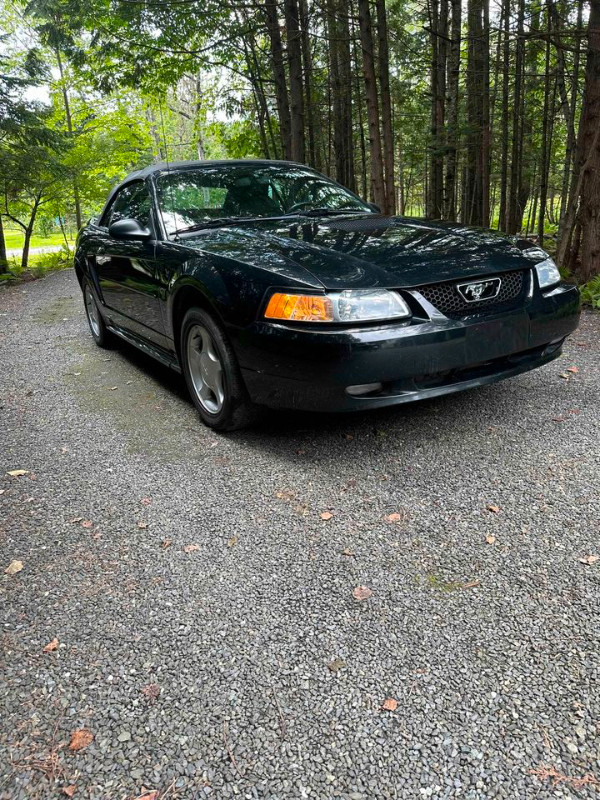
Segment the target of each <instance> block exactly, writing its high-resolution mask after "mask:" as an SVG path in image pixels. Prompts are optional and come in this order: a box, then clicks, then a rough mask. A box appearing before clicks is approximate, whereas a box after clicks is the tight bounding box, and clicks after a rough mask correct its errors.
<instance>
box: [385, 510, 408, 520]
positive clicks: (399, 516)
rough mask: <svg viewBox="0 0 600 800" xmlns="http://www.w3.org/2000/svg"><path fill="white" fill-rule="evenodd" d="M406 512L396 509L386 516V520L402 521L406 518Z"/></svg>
mask: <svg viewBox="0 0 600 800" xmlns="http://www.w3.org/2000/svg"><path fill="white" fill-rule="evenodd" d="M404 516H405V515H404V514H403V513H400V512H398V511H394V513H393V514H388V515H387V516H386V517H385V521H386V522H401V521H402V520H403V519H404Z"/></svg>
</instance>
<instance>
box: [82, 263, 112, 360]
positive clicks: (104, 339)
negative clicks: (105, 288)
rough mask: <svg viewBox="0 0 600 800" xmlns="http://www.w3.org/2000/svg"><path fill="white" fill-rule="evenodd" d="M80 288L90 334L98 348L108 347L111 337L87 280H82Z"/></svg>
mask: <svg viewBox="0 0 600 800" xmlns="http://www.w3.org/2000/svg"><path fill="white" fill-rule="evenodd" d="M81 288H82V289H83V304H84V307H85V315H86V317H87V321H88V325H89V326H90V333H91V334H92V336H93V337H94V341H95V342H96V344H97V345H98V347H103V348H106V347H110V345H111V339H112V337H111V334H110V331H109V330H108V328H107V327H106V323H105V322H104V319H103V317H102V314H101V312H100V309H99V308H98V303H97V301H96V295H95V294H94V290H93V289H92V284H91V282H90V281H89V280H88V278H84V279H83V283H82V287H81Z"/></svg>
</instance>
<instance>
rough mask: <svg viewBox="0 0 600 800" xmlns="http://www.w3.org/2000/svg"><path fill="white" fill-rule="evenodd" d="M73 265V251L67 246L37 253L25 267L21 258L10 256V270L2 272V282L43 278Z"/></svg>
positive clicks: (0, 276)
mask: <svg viewBox="0 0 600 800" xmlns="http://www.w3.org/2000/svg"><path fill="white" fill-rule="evenodd" d="M72 266H73V252H72V251H71V250H69V249H68V248H67V247H66V246H63V247H62V249H61V250H59V251H58V252H56V253H37V254H34V255H32V256H30V258H29V266H28V268H27V269H25V270H24V269H23V268H22V266H21V264H20V263H19V260H17V259H16V258H10V259H9V260H8V272H5V273H2V274H0V284H1V283H18V282H20V281H26V280H31V279H32V278H43V277H44V276H45V275H49V274H50V273H51V272H56V271H58V270H62V269H67V268H69V267H72Z"/></svg>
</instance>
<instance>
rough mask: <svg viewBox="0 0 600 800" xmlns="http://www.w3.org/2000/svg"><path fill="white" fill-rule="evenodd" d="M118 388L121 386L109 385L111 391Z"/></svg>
mask: <svg viewBox="0 0 600 800" xmlns="http://www.w3.org/2000/svg"><path fill="white" fill-rule="evenodd" d="M118 388H119V387H118V386H109V387H108V391H109V392H114V391H115V389H118Z"/></svg>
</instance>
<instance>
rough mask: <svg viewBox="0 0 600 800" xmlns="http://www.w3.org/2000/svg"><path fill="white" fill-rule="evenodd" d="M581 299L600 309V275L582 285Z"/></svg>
mask: <svg viewBox="0 0 600 800" xmlns="http://www.w3.org/2000/svg"><path fill="white" fill-rule="evenodd" d="M580 289H581V300H582V302H583V303H584V304H585V305H589V306H591V307H592V308H596V309H600V275H596V277H595V278H592V280H591V281H589V282H588V283H585V284H584V285H583V286H581V287H580Z"/></svg>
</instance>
